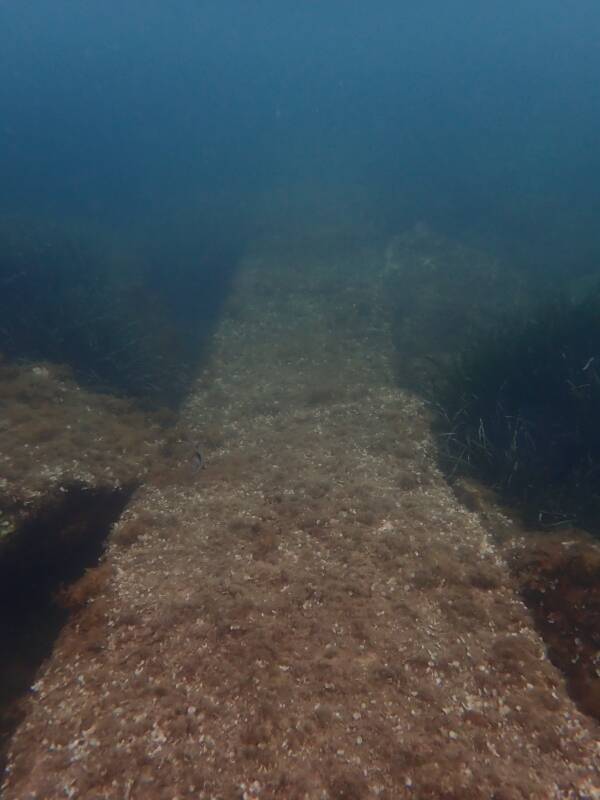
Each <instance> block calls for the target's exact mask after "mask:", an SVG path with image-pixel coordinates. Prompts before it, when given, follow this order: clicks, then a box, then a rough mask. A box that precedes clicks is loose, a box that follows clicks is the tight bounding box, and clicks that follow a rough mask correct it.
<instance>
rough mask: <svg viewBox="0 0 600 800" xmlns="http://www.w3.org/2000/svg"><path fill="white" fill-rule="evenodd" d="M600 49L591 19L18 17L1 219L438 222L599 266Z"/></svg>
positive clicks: (208, 13)
mask: <svg viewBox="0 0 600 800" xmlns="http://www.w3.org/2000/svg"><path fill="white" fill-rule="evenodd" d="M599 37H600V7H599V6H598V4H597V3H595V2H592V1H591V0H578V2H577V3H574V4H566V3H564V2H560V0H524V1H522V2H519V3H483V4H482V3H477V2H465V0H461V2H432V1H431V0H430V1H429V2H427V1H426V2H422V3H419V4H415V3H405V2H400V0H394V1H393V2H391V1H390V2H388V1H387V0H376V2H371V3H368V4H367V3H363V2H355V1H353V0H347V1H346V2H335V1H333V0H327V1H326V2H324V3H313V2H306V3H292V2H283V3H282V2H272V0H259V1H258V2H251V3H248V2H242V1H241V0H239V1H238V2H228V1H227V0H224V2H191V0H174V1H173V2H171V3H163V2H156V1H154V2H153V0H144V2H142V1H141V0H127V2H125V3H123V4H121V5H119V8H118V9H117V8H116V7H115V6H114V5H113V4H111V3H103V2H100V1H99V0H97V1H96V0H87V2H80V1H79V0H23V1H22V2H16V0H3V2H1V3H0V75H1V78H0V108H1V109H2V124H1V126H0V171H1V175H2V180H1V182H0V210H1V211H2V212H3V213H4V214H14V213H26V214H28V215H36V214H44V215H51V216H53V217H55V216H57V215H70V216H73V215H76V216H78V217H81V216H83V217H86V218H87V217H89V218H92V219H94V220H95V221H98V220H101V221H102V222H106V223H108V224H112V225H119V226H121V227H126V226H127V225H130V224H131V223H132V222H133V221H135V222H136V223H140V222H141V221H142V222H145V223H150V221H152V223H151V224H156V221H160V222H162V224H164V225H169V224H170V223H171V222H172V220H173V219H174V218H177V217H178V216H179V215H180V214H181V213H182V212H186V211H187V212H189V209H190V208H193V209H195V210H198V211H201V212H202V218H203V219H208V218H210V224H208V223H207V227H208V229H210V228H211V226H213V225H215V220H216V219H217V220H218V224H219V225H223V224H225V225H227V226H228V227H229V229H230V231H232V230H234V229H235V231H236V232H239V233H242V232H244V233H246V231H248V230H250V231H252V230H254V229H255V228H260V229H264V228H265V227H266V228H271V227H282V226H285V225H287V224H298V220H300V222H301V223H303V224H304V223H306V224H310V223H311V222H312V221H313V220H314V219H322V218H323V216H324V215H325V216H327V218H331V219H333V220H336V219H337V218H338V217H343V218H344V219H345V220H348V218H349V217H350V219H352V218H353V215H355V217H356V222H357V224H358V223H359V222H361V221H362V222H363V223H364V221H365V219H368V220H369V222H370V223H371V224H377V225H379V226H381V227H384V228H389V229H394V228H396V227H398V226H400V225H401V224H403V223H404V222H405V221H406V220H408V221H410V220H421V219H425V220H427V221H428V223H429V224H434V225H435V226H436V227H437V228H444V229H446V230H449V231H452V232H453V233H456V232H460V233H463V232H465V231H467V232H476V233H478V234H482V235H485V236H487V237H488V238H492V237H493V238H494V240H495V241H497V242H498V243H499V244H500V245H502V246H503V247H506V248H507V249H510V250H511V251H518V253H519V254H521V252H523V253H524V254H526V255H527V254H529V255H530V254H531V253H532V251H534V250H536V251H537V253H538V259H539V251H540V249H541V250H544V251H545V252H547V255H548V257H549V258H550V257H551V258H553V259H556V257H557V253H556V249H557V248H559V251H560V253H559V255H560V256H561V257H562V258H563V259H564V258H568V259H569V260H570V263H571V264H572V265H573V266H574V267H579V266H581V263H582V262H584V261H586V262H588V263H589V261H590V259H595V258H597V255H598V249H599V247H600V234H599V233H598V232H597V231H596V230H595V228H597V226H595V225H594V219H595V215H596V213H597V208H598V201H599V196H598V192H599V188H598V187H600V180H599V179H600V151H599V149H598V146H597V142H598V140H599V134H600V97H599V93H600V84H599V83H598V80H597V76H598V75H599V74H600V48H598V46H597V42H598V40H599ZM274 193H276V195H277V197H278V198H279V199H278V200H277V201H275V200H273V199H272V198H273V197H274ZM281 197H284V198H285V201H284V202H282V201H281V199H280V198H281ZM549 240H551V241H552V244H551V245H550V242H549Z"/></svg>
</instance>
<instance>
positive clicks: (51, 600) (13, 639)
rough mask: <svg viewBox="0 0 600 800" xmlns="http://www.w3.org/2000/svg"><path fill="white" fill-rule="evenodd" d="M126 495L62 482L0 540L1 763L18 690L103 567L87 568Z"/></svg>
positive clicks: (18, 711) (17, 713) (16, 715)
mask: <svg viewBox="0 0 600 800" xmlns="http://www.w3.org/2000/svg"><path fill="white" fill-rule="evenodd" d="M130 495H131V489H113V490H110V489H104V490H102V489H99V490H98V489H97V490H94V489H91V488H89V487H86V486H82V485H72V486H68V487H64V488H63V489H62V490H61V491H59V492H56V493H55V494H54V495H53V496H51V497H49V498H47V499H46V501H45V502H44V503H43V504H41V505H39V506H38V508H37V510H36V512H35V513H34V514H33V515H32V516H30V517H29V518H28V519H27V520H26V521H25V522H23V523H22V524H21V525H20V527H19V528H17V529H16V530H15V531H14V532H13V534H12V535H11V537H10V539H7V540H5V541H4V542H3V543H2V546H1V547H0V769H3V768H4V759H5V749H6V744H7V740H8V737H9V736H10V734H11V733H12V731H13V730H14V728H15V727H16V725H17V724H18V722H19V719H20V718H21V717H22V714H23V708H22V702H21V700H22V697H23V696H24V695H25V693H26V692H27V690H28V689H29V687H30V686H31V685H32V684H33V683H34V680H35V674H36V672H37V670H38V668H39V667H40V665H41V664H42V663H43V661H44V660H45V659H46V658H47V657H48V656H49V655H50V653H51V651H52V646H53V643H54V641H55V640H56V638H57V636H58V635H59V633H60V630H61V629H62V627H63V625H64V624H65V622H66V621H67V619H68V617H69V612H70V610H73V609H76V608H77V607H80V606H82V605H83V604H85V603H86V602H87V600H88V599H89V597H90V596H91V595H92V594H93V592H94V588H95V587H94V583H95V582H96V583H97V582H98V581H99V579H100V578H101V577H102V573H100V574H98V571H96V573H95V574H94V573H92V572H88V573H87V576H86V570H93V568H94V567H96V565H97V564H98V561H99V559H100V557H101V555H102V552H103V549H104V544H105V540H106V537H107V536H108V534H109V532H110V529H111V525H112V524H113V522H114V521H115V520H116V519H117V518H118V517H119V515H120V514H121V511H122V510H123V508H124V506H125V504H126V503H127V500H128V498H129V497H130ZM92 575H93V578H92ZM84 576H86V577H84Z"/></svg>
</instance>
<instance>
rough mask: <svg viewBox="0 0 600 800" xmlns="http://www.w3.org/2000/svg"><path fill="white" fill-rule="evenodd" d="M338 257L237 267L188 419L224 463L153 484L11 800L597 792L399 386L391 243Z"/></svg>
mask: <svg viewBox="0 0 600 800" xmlns="http://www.w3.org/2000/svg"><path fill="white" fill-rule="evenodd" d="M330 245H331V242H324V243H323V247H322V248H321V250H319V249H318V248H315V246H314V240H313V242H312V243H311V247H310V250H309V251H308V252H307V254H302V252H301V251H300V250H299V249H298V248H296V249H292V250H288V248H286V247H285V243H281V244H280V245H279V246H272V245H270V244H268V243H263V244H262V245H261V247H260V248H256V250H255V251H254V252H252V253H249V254H248V257H247V258H246V260H245V262H244V264H243V266H242V268H241V269H240V270H239V272H238V273H237V274H236V276H235V284H234V286H233V287H232V288H233V291H232V296H231V301H232V305H231V306H229V307H228V310H227V315H226V316H225V317H224V318H223V320H222V322H221V324H220V326H219V328H218V330H217V332H216V336H215V342H214V349H213V354H212V362H211V364H210V367H209V369H208V370H207V373H206V374H205V375H203V376H201V378H200V380H199V381H198V383H197V385H196V386H195V388H194V391H193V392H192V393H191V395H190V396H189V398H188V400H187V402H186V404H185V408H184V410H183V413H182V416H181V420H180V425H181V426H183V427H185V428H186V430H187V431H188V432H189V440H190V441H193V442H194V443H198V444H199V445H200V447H201V448H203V455H204V460H205V465H206V469H204V470H200V471H197V472H190V464H189V462H188V463H187V464H186V463H185V461H184V460H182V463H181V465H180V466H181V476H182V479H181V481H174V480H172V481H164V482H159V483H153V484H147V485H145V486H143V487H142V488H141V489H140V490H139V491H138V492H136V495H135V497H134V498H133V499H132V502H131V503H130V504H129V506H128V508H127V510H126V512H125V513H124V514H123V517H122V519H121V520H120V521H119V523H118V524H117V526H116V528H115V535H114V537H111V540H110V544H109V550H108V553H107V562H108V563H109V564H110V565H111V566H112V570H113V571H112V575H111V580H110V583H109V584H108V585H107V586H106V587H105V588H104V589H103V590H102V591H101V595H100V598H101V602H102V607H103V610H104V614H105V619H106V623H105V626H104V629H103V631H104V634H103V639H102V642H101V645H100V646H98V647H95V648H93V649H90V648H89V647H85V645H84V643H85V642H86V641H87V636H88V634H87V633H86V624H87V622H86V620H89V609H84V612H83V613H82V615H81V617H80V620H81V621H80V622H78V623H77V624H76V625H73V626H68V627H67V628H66V629H65V633H64V635H63V636H61V637H60V638H59V640H58V641H57V643H56V645H55V648H54V652H53V654H52V656H51V658H50V659H49V661H48V662H47V664H46V666H45V669H44V671H43V673H42V674H41V675H40V676H39V678H38V680H37V682H36V697H35V698H34V699H33V700H32V701H31V702H30V703H28V706H27V713H26V716H25V717H24V719H23V721H22V722H21V723H20V724H19V726H18V729H17V730H16V732H15V734H14V736H13V738H12V741H11V746H10V751H9V754H8V770H7V778H6V782H5V797H6V800H17V798H18V800H21V798H24V797H27V798H31V799H32V800H41V798H44V800H54V798H56V800H58V798H64V797H65V796H67V797H68V796H70V797H74V798H103V800H122V799H123V798H128V800H167V798H168V800H174V798H180V800H192V799H193V800H198V799H199V798H200V800H209V799H210V798H219V800H226V799H229V800H250V799H252V800H254V799H256V800H333V799H334V798H346V799H347V798H361V800H362V798H365V800H375V798H383V799H385V800H392V798H393V800H409V798H419V800H421V799H423V798H425V799H430V800H438V799H439V798H444V799H445V800H458V799H459V798H461V799H462V798H467V800H469V799H471V798H472V800H491V798H495V800H525V798H527V799H528V800H529V799H530V798H531V799H532V800H548V799H549V798H552V800H559V799H562V800H576V799H579V800H583V798H584V797H585V798H591V797H593V796H594V792H596V796H597V791H598V789H599V786H600V780H599V771H598V754H597V747H596V736H597V728H596V727H594V725H593V723H592V721H591V720H590V719H589V718H588V717H586V716H584V715H582V714H581V713H579V711H578V710H577V708H576V707H575V706H574V704H573V702H572V700H571V699H570V697H569V695H568V694H567V692H566V691H565V687H564V683H563V680H562V677H561V675H560V673H559V672H558V670H557V669H556V668H555V667H554V665H553V664H552V663H551V662H550V660H549V659H548V658H547V655H546V652H545V648H544V645H543V642H542V640H541V638H540V637H539V636H538V634H537V633H536V631H535V628H534V626H533V624H532V620H531V617H530V616H529V613H528V611H527V609H526V607H525V606H524V604H523V602H522V601H521V598H520V596H519V593H518V590H517V588H516V586H515V584H514V582H513V581H512V579H511V575H510V571H509V569H508V566H507V564H506V562H505V559H504V558H503V557H502V553H500V552H499V551H498V549H497V548H496V547H495V546H494V544H493V542H492V537H491V536H490V535H489V534H488V533H487V532H486V530H484V528H483V526H482V524H481V520H480V519H479V517H478V516H477V515H476V514H474V513H473V512H471V511H469V510H468V509H466V508H465V507H464V506H463V505H462V504H461V503H459V502H458V501H457V500H456V498H455V497H454V496H453V495H452V492H451V491H450V489H449V487H448V485H447V484H446V483H445V481H444V478H443V476H442V474H441V473H440V471H439V470H438V469H437V467H436V461H435V451H434V445H433V438H432V436H431V433H430V431H429V423H428V420H427V416H426V414H425V412H424V408H423V405H422V403H420V402H419V401H418V400H417V399H416V398H415V397H414V396H411V395H410V394H408V393H407V392H405V391H400V390H398V389H397V388H396V386H395V384H394V380H393V371H392V369H391V366H390V364H391V362H392V360H393V354H392V345H391V335H390V330H389V326H388V324H387V321H386V319H385V316H382V314H381V308H380V306H379V305H378V301H377V287H374V286H373V287H372V286H371V284H370V278H369V280H367V279H366V278H365V275H368V276H373V275H374V274H375V272H376V271H377V269H378V266H377V265H378V264H379V262H378V260H377V258H378V256H377V252H375V251H373V249H369V248H368V247H365V248H364V249H361V248H359V247H357V246H355V245H356V243H355V242H354V243H353V247H352V250H351V251H350V250H347V251H345V252H343V253H342V252H340V251H339V249H336V248H337V247H338V243H337V242H336V248H334V247H331V246H330ZM365 265H368V267H369V268H368V269H366V266H365ZM374 282H376V281H374ZM215 432H217V435H215ZM184 476H187V477H185V478H184ZM95 605H96V603H94V606H95ZM92 610H93V607H92ZM78 644H79V646H78Z"/></svg>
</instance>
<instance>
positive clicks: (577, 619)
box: [512, 531, 600, 722]
mask: <svg viewBox="0 0 600 800" xmlns="http://www.w3.org/2000/svg"><path fill="white" fill-rule="evenodd" d="M512 567H513V570H514V573H515V575H516V577H517V580H518V583H519V586H520V587H521V592H522V595H523V599H524V600H525V602H526V603H527V605H528V607H529V608H530V609H531V611H532V614H533V617H534V619H535V622H536V625H537V627H538V629H539V631H540V633H541V635H542V636H543V638H544V641H545V642H546V645H547V647H548V654H549V656H550V658H551V660H552V662H553V663H554V664H555V665H556V666H557V667H558V668H559V669H560V671H561V672H562V673H563V674H564V676H565V679H566V681H567V686H568V689H569V692H570V694H571V696H572V697H573V699H574V700H575V702H576V703H577V704H578V706H579V707H580V708H581V710H582V711H583V712H584V713H586V714H590V715H591V716H593V717H595V719H597V720H598V721H599V722H600V545H599V544H598V542H594V541H593V540H590V538H589V537H587V536H585V535H582V534H581V533H580V532H577V531H575V532H573V534H572V535H571V536H570V535H569V532H568V531H567V532H564V533H563V534H562V535H560V536H558V535H551V536H549V535H548V534H546V535H543V534H542V535H538V536H535V537H534V536H530V537H528V538H527V541H526V543H525V545H524V546H523V547H522V548H519V549H518V550H517V551H516V552H515V554H514V556H513V559H512Z"/></svg>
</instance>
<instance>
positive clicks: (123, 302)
mask: <svg viewBox="0 0 600 800" xmlns="http://www.w3.org/2000/svg"><path fill="white" fill-rule="evenodd" d="M153 244H155V243H153ZM149 249H150V246H149ZM200 251H201V247H197V248H196V251H195V252H194V253H193V254H192V255H191V256H190V257H189V258H188V259H187V261H188V262H189V263H181V262H182V260H181V258H180V254H179V253H177V252H175V249H174V247H171V250H170V252H168V248H167V246H166V245H164V246H163V248H162V251H159V256H160V257H156V256H155V255H151V254H150V253H143V254H142V255H141V256H140V255H139V254H136V256H135V257H128V256H127V255H126V256H125V257H123V254H122V253H119V252H118V244H117V246H115V243H114V242H111V241H110V240H109V239H108V238H107V237H104V236H103V235H102V234H100V235H99V234H98V232H97V231H87V230H85V229H81V230H80V229H79V228H78V227H77V226H69V225H66V224H65V225H63V226H62V227H60V226H58V225H53V226H51V227H44V226H42V225H36V224H34V225H22V224H21V225H14V224H13V225H12V226H9V225H8V224H4V225H0V353H2V354H3V356H4V357H6V358H9V359H11V360H14V359H19V360H27V361H40V360H43V361H49V362H53V363H59V364H66V365H68V366H69V367H70V368H72V369H73V370H74V372H75V374H76V376H77V378H78V379H79V380H80V381H82V382H83V383H85V384H86V385H88V386H91V387H93V388H94V389H102V390H108V391H112V392H115V391H116V392H117V393H121V394H126V395H130V396H133V397H136V398H139V399H142V400H143V401H144V403H145V404H147V405H171V406H172V405H176V404H177V402H178V401H179V400H180V399H181V397H182V396H183V394H184V393H185V391H186V389H187V387H188V386H189V382H190V380H191V378H192V377H193V375H194V374H195V370H196V368H197V366H198V361H199V359H200V356H201V352H202V344H203V342H204V341H205V340H206V339H207V338H208V330H209V327H210V325H211V324H212V321H213V319H214V317H215V310H216V309H217V308H218V306H219V304H220V300H221V297H222V296H223V294H224V293H225V291H226V282H227V281H226V274H227V273H226V271H224V270H223V269H222V263H221V262H219V263H217V264H216V265H215V262H214V259H212V260H211V254H209V255H208V256H207V257H205V262H206V259H208V263H202V261H201V258H200ZM219 255H220V254H219ZM190 275H192V276H193V281H192V280H191V279H190V280H186V278H188V277H189V276H190ZM224 276H225V277H224ZM167 280H170V282H171V286H173V287H174V288H173V290H172V291H171V294H170V295H168V294H167V293H166V292H165V291H164V290H163V286H164V284H165V282H166V281H167Z"/></svg>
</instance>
